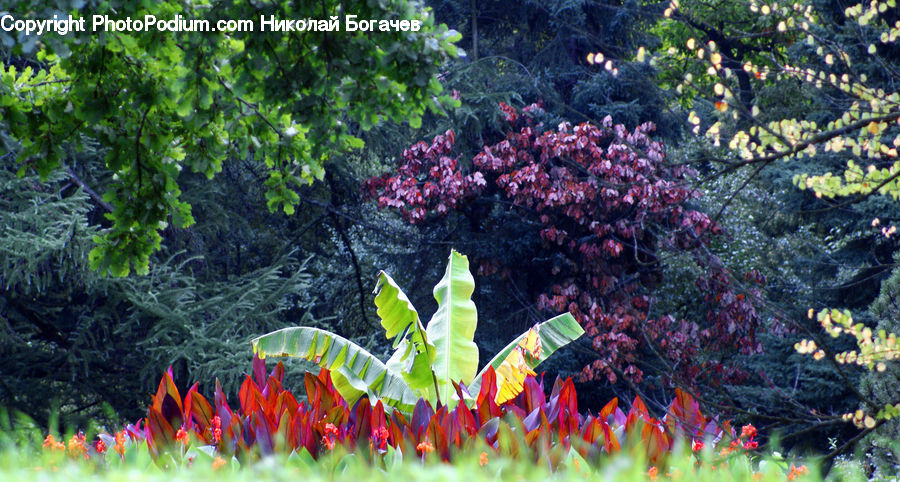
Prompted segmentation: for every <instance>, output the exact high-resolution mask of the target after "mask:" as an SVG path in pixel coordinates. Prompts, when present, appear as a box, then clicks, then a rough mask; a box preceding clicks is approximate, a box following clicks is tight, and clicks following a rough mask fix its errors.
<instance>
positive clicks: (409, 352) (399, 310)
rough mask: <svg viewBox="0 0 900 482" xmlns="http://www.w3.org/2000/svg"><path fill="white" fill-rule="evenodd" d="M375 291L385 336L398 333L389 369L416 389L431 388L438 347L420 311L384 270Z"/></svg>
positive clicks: (388, 364) (388, 337) (388, 363)
mask: <svg viewBox="0 0 900 482" xmlns="http://www.w3.org/2000/svg"><path fill="white" fill-rule="evenodd" d="M375 293H376V295H375V306H376V307H377V308H378V310H377V313H378V317H379V318H381V326H382V327H383V328H384V332H385V333H384V334H385V337H386V338H387V339H391V338H394V337H396V340H395V341H394V353H393V355H392V356H391V358H390V359H389V360H388V362H387V367H388V369H390V370H392V371H394V372H396V373H400V374H402V375H403V379H404V380H406V383H407V384H409V386H410V388H412V389H414V390H419V389H426V390H427V389H429V388H430V387H431V386H433V384H434V375H433V373H432V371H431V362H433V361H434V357H435V348H434V344H432V343H431V342H430V341H429V340H428V337H427V335H426V333H425V327H424V326H422V322H421V320H420V319H419V313H418V312H417V311H416V308H415V307H414V306H413V305H412V303H411V302H410V301H409V298H408V297H407V296H406V294H405V293H404V292H403V290H401V289H400V287H399V286H398V285H397V283H396V282H395V281H394V280H393V279H392V278H391V277H390V276H389V275H388V274H387V273H385V272H384V271H382V272H380V273H379V275H378V284H377V285H376V286H375ZM398 335H399V336H398Z"/></svg>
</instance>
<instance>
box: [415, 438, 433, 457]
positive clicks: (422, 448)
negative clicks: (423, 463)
mask: <svg viewBox="0 0 900 482" xmlns="http://www.w3.org/2000/svg"><path fill="white" fill-rule="evenodd" d="M416 450H418V451H419V452H420V453H421V454H422V455H425V454H427V453H428V452H434V445H431V442H429V441H427V440H426V441H424V442H419V445H416Z"/></svg>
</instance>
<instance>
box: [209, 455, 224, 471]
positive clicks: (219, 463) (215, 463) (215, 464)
mask: <svg viewBox="0 0 900 482" xmlns="http://www.w3.org/2000/svg"><path fill="white" fill-rule="evenodd" d="M224 466H225V459H223V458H222V457H216V459H215V460H213V462H212V468H213V470H219V469H221V468H222V467H224Z"/></svg>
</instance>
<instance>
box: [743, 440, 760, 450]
mask: <svg viewBox="0 0 900 482" xmlns="http://www.w3.org/2000/svg"><path fill="white" fill-rule="evenodd" d="M756 447H759V444H758V443H757V442H756V441H755V440H749V441H747V442H744V448H745V449H747V450H753V449H755V448H756Z"/></svg>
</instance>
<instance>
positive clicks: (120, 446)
mask: <svg viewBox="0 0 900 482" xmlns="http://www.w3.org/2000/svg"><path fill="white" fill-rule="evenodd" d="M113 450H115V451H116V453H117V454H119V457H122V460H125V430H121V431H119V432H116V446H115V447H113Z"/></svg>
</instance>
